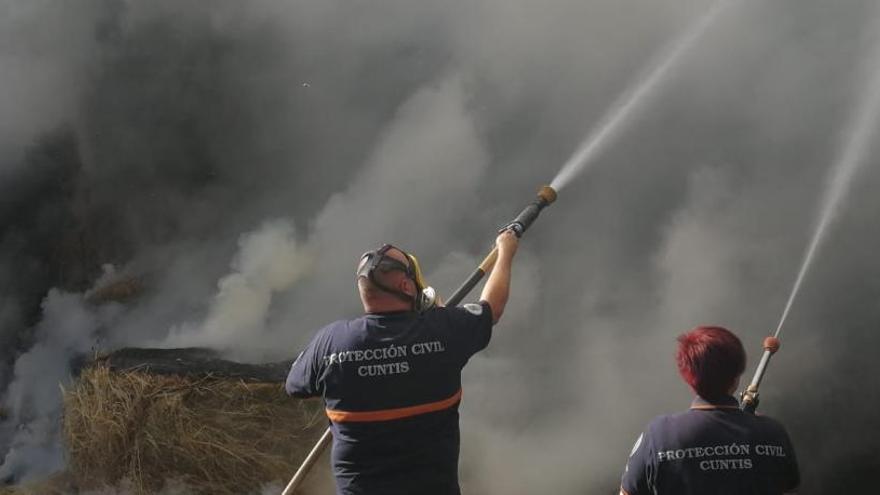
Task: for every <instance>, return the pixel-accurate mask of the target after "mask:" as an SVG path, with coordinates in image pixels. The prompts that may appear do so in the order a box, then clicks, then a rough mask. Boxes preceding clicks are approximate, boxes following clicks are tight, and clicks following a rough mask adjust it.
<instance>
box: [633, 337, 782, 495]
mask: <svg viewBox="0 0 880 495" xmlns="http://www.w3.org/2000/svg"><path fill="white" fill-rule="evenodd" d="M676 360H677V361H678V369H679V373H680V374H681V376H682V378H683V379H684V381H685V382H687V383H688V385H690V387H691V388H692V389H693V391H694V392H695V393H696V398H695V399H694V401H693V403H692V404H691V407H690V409H689V410H688V411H685V412H682V413H678V414H673V415H669V416H660V417H657V418H655V419H654V420H653V421H651V423H650V424H649V425H648V427H647V429H646V430H645V432H644V433H642V435H641V436H639V438H638V440H636V444H635V445H634V446H633V449H632V453H631V454H630V458H629V461H628V462H627V465H626V470H625V472H624V473H623V479H622V481H621V487H620V493H621V495H646V494H655V495H692V494H701V495H702V494H706V495H727V494H731V495H733V494H737V495H753V494H754V495H780V494H786V493H795V490H796V489H797V486H798V483H799V474H798V466H797V460H796V459H795V453H794V449H793V448H792V445H791V441H790V440H789V437H788V433H786V431H785V428H784V427H783V426H782V425H781V424H780V423H778V422H776V421H774V420H772V419H770V418H768V417H766V416H756V415H753V414H750V413H747V412H744V411H742V410H740V408H739V403H738V401H737V400H736V399H735V398H734V397H733V396H732V394H733V393H734V391H735V390H736V388H737V386H738V385H739V378H740V376H741V375H742V373H743V371H744V370H745V364H746V355H745V350H744V349H743V346H742V343H741V342H740V340H739V338H737V337H736V335H734V334H733V333H731V332H730V331H729V330H727V329H724V328H721V327H697V328H695V329H694V330H691V331H690V332H688V333H685V334H684V335H681V336H680V337H679V338H678V353H677V356H676Z"/></svg>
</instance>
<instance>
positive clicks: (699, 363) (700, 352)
mask: <svg viewBox="0 0 880 495" xmlns="http://www.w3.org/2000/svg"><path fill="white" fill-rule="evenodd" d="M675 360H676V362H677V363H678V372H679V373H680V374H681V377H682V378H683V379H684V381H685V382H686V383H687V384H688V385H690V386H691V388H692V389H693V390H694V392H696V393H697V395H699V396H700V397H703V398H704V399H710V400H711V399H718V398H720V397H723V396H725V395H727V394H728V392H729V391H730V387H732V386H733V384H734V382H735V380H736V379H737V377H739V376H740V375H741V374H742V373H743V371H745V369H746V351H745V349H743V345H742V342H740V340H739V337H737V336H736V335H734V334H733V332H731V331H730V330H728V329H726V328H722V327H697V328H694V329H693V330H691V331H690V332H687V333H684V334H682V335H680V336H679V337H678V352H677V353H676V356H675Z"/></svg>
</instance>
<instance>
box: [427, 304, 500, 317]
mask: <svg viewBox="0 0 880 495" xmlns="http://www.w3.org/2000/svg"><path fill="white" fill-rule="evenodd" d="M486 312H489V313H491V312H492V309H491V308H490V307H489V303H487V302H486V301H480V302H470V303H465V304H462V305H461V306H435V307H433V308H431V309H429V310H427V311H425V312H424V313H422V314H423V315H425V316H428V317H431V316H445V315H449V314H465V315H471V316H482V315H483V314H484V313H486Z"/></svg>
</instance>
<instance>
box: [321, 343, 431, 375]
mask: <svg viewBox="0 0 880 495" xmlns="http://www.w3.org/2000/svg"><path fill="white" fill-rule="evenodd" d="M441 352H446V346H445V345H443V342H441V341H439V340H432V341H430V342H416V343H414V344H410V345H409V346H406V345H388V346H384V347H375V348H371V349H356V350H353V351H339V352H334V353H331V354H329V355H326V356H324V365H325V366H331V365H333V364H341V363H361V362H364V361H380V362H379V363H375V364H364V365H361V366H358V368H357V374H358V376H359V377H361V378H367V377H377V376H388V375H400V374H403V373H409V371H410V367H411V364H410V361H409V360H408V359H403V358H409V357H415V356H424V355H427V354H436V353H441ZM383 361H384V362H383ZM387 361H391V362H387Z"/></svg>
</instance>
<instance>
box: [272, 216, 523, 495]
mask: <svg viewBox="0 0 880 495" xmlns="http://www.w3.org/2000/svg"><path fill="white" fill-rule="evenodd" d="M495 242H496V245H497V247H498V260H497V262H496V263H495V266H494V269H493V270H492V272H491V273H490V274H489V278H488V280H487V281H486V285H485V287H484V289H483V292H482V294H481V296H480V301H479V303H473V304H465V305H464V306H463V307H461V308H445V307H436V306H433V307H428V306H432V305H431V303H430V301H428V300H426V298H425V297H423V290H424V289H425V288H426V287H425V284H424V281H423V280H422V276H421V272H420V270H419V267H418V262H417V261H416V259H415V257H414V256H412V255H410V254H407V253H406V252H404V251H402V250H400V249H398V248H396V247H393V246H390V245H385V246H383V247H382V248H380V249H377V250H375V251H371V252H369V253H366V254H364V256H363V257H362V258H361V261H360V263H359V265H358V270H357V286H358V291H359V293H360V297H361V302H362V303H363V306H364V311H365V315H364V316H361V317H360V318H356V319H354V320H348V321H337V322H334V323H331V324H330V325H328V326H326V327H324V328H322V329H321V330H319V331H318V333H317V335H316V336H315V337H314V339H313V340H312V341H311V343H310V344H309V345H308V346H307V347H306V349H305V350H304V351H303V352H302V353H301V354H300V355H299V357H298V358H297V360H296V361H295V362H294V363H293V366H292V367H291V370H290V374H289V375H288V378H287V385H286V388H287V393H288V394H290V395H292V396H295V397H314V396H320V397H322V398H323V400H324V404H325V407H326V412H327V416H328V418H329V419H330V423H331V426H330V427H331V429H332V432H333V451H332V467H333V474H334V477H335V479H336V491H337V494H339V495H362V494H366V495H396V494H400V495H404V494H406V495H412V494H420V495H433V494H436V495H450V494H459V493H460V489H459V485H458V453H459V425H458V406H459V402H460V401H461V397H462V389H461V370H462V368H463V367H464V365H465V364H466V363H467V362H468V359H470V357H471V356H472V355H473V354H474V353H476V352H478V351H480V350H482V349H484V348H485V347H486V346H487V345H488V343H489V339H490V337H491V335H492V325H493V324H494V323H496V322H497V321H498V319H499V318H500V317H501V314H502V312H503V311H504V306H505V304H506V303H507V298H508V293H509V287H510V269H511V263H512V261H513V257H514V254H515V253H516V249H517V245H518V240H517V238H516V236H515V235H514V234H513V233H512V232H510V231H505V232H503V233H501V234H500V235H499V236H498V238H497V239H496V241H495Z"/></svg>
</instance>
